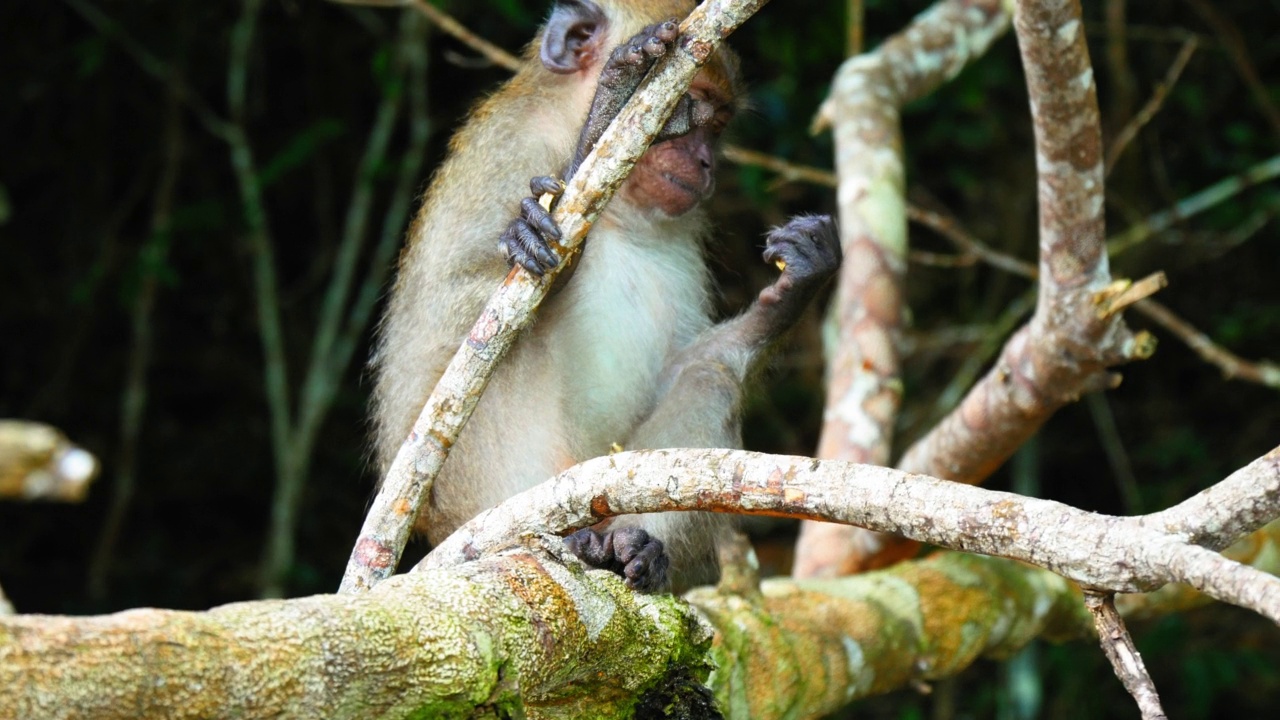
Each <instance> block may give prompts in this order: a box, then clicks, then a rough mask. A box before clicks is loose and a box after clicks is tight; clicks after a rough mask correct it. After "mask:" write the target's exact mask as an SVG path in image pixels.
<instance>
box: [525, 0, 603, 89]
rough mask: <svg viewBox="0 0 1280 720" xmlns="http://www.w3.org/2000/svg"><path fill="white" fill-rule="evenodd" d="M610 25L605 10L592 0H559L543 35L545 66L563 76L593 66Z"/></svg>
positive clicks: (542, 54) (543, 59) (542, 53)
mask: <svg viewBox="0 0 1280 720" xmlns="http://www.w3.org/2000/svg"><path fill="white" fill-rule="evenodd" d="M608 24H609V21H608V19H607V18H606V17H605V14H604V10H601V9H600V6H599V5H597V4H595V3H593V2H591V0H558V2H556V6H555V9H553V10H552V11H551V18H550V19H548V20H547V31H546V33H545V34H544V35H543V36H542V51H541V53H540V54H541V57H542V64H543V65H544V66H546V68H547V69H548V70H550V71H551V72H553V73H559V74H561V75H569V74H572V73H575V72H578V71H579V70H582V69H584V68H586V67H589V66H591V65H592V64H593V61H594V56H595V54H596V53H597V52H598V51H599V50H600V43H601V41H603V40H604V35H605V32H606V30H607V29H608Z"/></svg>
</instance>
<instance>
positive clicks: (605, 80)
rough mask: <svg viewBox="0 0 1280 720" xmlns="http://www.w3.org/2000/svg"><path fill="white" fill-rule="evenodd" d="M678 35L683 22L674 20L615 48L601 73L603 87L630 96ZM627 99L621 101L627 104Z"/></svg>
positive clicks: (659, 24) (637, 34) (647, 29)
mask: <svg viewBox="0 0 1280 720" xmlns="http://www.w3.org/2000/svg"><path fill="white" fill-rule="evenodd" d="M679 35H680V22H679V21H678V20H676V19H675V18H671V19H670V20H667V21H666V22H660V23H654V24H653V25H650V26H648V27H646V28H644V29H643V30H641V31H640V32H638V33H636V34H635V35H634V36H633V37H632V38H631V39H630V40H627V41H626V42H624V43H622V44H621V45H619V46H618V47H616V48H614V51H613V53H612V54H611V55H609V59H608V60H607V61H605V64H604V68H603V69H602V70H601V71H600V84H601V85H603V86H604V87H607V88H618V89H622V90H624V91H625V92H626V96H627V97H630V96H631V92H633V91H634V90H635V87H636V86H637V85H639V84H640V80H641V79H643V78H644V76H645V73H647V72H649V68H652V67H653V64H654V62H656V61H657V60H658V58H660V57H662V56H663V55H665V54H666V53H667V50H668V49H669V48H670V47H671V45H672V43H674V42H675V41H676V38H677V37H678V36H679ZM627 97H624V98H622V100H623V101H624V102H625V101H626V99H627Z"/></svg>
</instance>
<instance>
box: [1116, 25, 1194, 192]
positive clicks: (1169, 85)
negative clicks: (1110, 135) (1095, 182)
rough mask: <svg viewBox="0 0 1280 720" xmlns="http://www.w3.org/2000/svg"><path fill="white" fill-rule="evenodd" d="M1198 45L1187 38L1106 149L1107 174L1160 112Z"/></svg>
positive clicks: (1192, 39)
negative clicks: (1161, 77)
mask: <svg viewBox="0 0 1280 720" xmlns="http://www.w3.org/2000/svg"><path fill="white" fill-rule="evenodd" d="M1198 45H1199V43H1198V42H1197V41H1196V38H1195V37H1194V36H1192V37H1189V38H1187V40H1186V42H1184V43H1183V44H1182V49H1181V50H1179V51H1178V56H1177V57H1176V58H1174V60H1173V64H1172V65H1170V66H1169V70H1168V72H1166V73H1165V76H1164V80H1163V81H1162V82H1161V83H1159V84H1158V85H1156V88H1155V90H1153V91H1152V92H1151V97H1150V98H1149V99H1148V100H1147V103H1146V104H1145V105H1143V106H1142V109H1141V110H1139V111H1138V114H1137V115H1134V116H1133V118H1132V119H1131V120H1129V122H1128V123H1127V124H1126V125H1125V126H1124V129H1122V130H1121V131H1120V132H1119V133H1117V134H1116V139H1115V140H1114V141H1112V143H1111V147H1110V148H1108V149H1107V174H1108V175H1110V174H1111V169H1112V168H1114V167H1115V165H1116V160H1118V159H1119V158H1120V155H1121V154H1122V153H1124V150H1125V148H1126V147H1128V146H1129V143H1130V142H1132V141H1133V139H1134V138H1135V137H1137V136H1138V132H1139V131H1140V130H1142V128H1143V127H1144V126H1146V124H1147V123H1149V122H1151V118H1153V117H1155V116H1156V113H1158V112H1160V108H1161V107H1163V106H1164V100H1165V98H1166V97H1168V96H1169V91H1171V90H1173V86H1174V85H1176V84H1177V82H1178V78H1179V77H1181V76H1182V71H1183V70H1185V69H1186V67H1187V63H1188V62H1190V61H1191V56H1192V55H1194V54H1195V52H1196V48H1197V47H1198Z"/></svg>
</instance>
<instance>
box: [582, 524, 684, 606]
mask: <svg viewBox="0 0 1280 720" xmlns="http://www.w3.org/2000/svg"><path fill="white" fill-rule="evenodd" d="M564 544H565V545H566V546H567V547H568V548H569V551H570V552H572V553H573V554H574V555H576V556H578V559H579V560H581V561H582V562H584V563H586V564H588V565H590V566H591V567H594V568H600V569H602V570H609V571H611V572H614V573H617V574H618V575H621V576H622V577H623V578H625V579H626V581H627V587H629V588H631V589H632V590H637V591H639V592H646V593H650V592H656V591H658V590H659V589H661V588H662V587H663V586H664V585H666V584H667V566H668V565H670V561H669V560H668V559H667V552H666V548H664V547H663V545H662V541H661V540H659V539H658V538H656V537H653V536H652V535H650V534H649V533H647V532H645V531H644V530H641V529H640V528H635V527H624V528H618V529H617V530H606V531H604V532H596V531H595V530H592V529H591V528H583V529H582V530H579V531H578V532H576V533H574V534H572V535H570V536H569V537H567V538H565V539H564Z"/></svg>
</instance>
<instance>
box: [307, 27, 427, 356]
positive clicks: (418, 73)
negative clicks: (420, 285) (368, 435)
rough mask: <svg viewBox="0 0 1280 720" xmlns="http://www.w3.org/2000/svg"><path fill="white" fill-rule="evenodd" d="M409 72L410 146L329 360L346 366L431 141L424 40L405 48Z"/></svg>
mask: <svg viewBox="0 0 1280 720" xmlns="http://www.w3.org/2000/svg"><path fill="white" fill-rule="evenodd" d="M405 52H406V57H407V63H408V68H409V75H408V92H409V145H408V147H407V148H406V149H405V151H404V154H403V156H402V159H401V161H400V172H399V174H398V175H397V176H396V183H395V189H394V191H393V194H392V196H391V202H390V203H389V204H388V205H387V212H386V214H385V215H384V216H383V218H382V231H381V233H380V235H379V239H378V244H377V246H376V247H375V248H374V251H373V258H372V259H371V260H370V263H369V270H368V273H367V274H366V275H365V279H364V282H363V283H361V286H360V291H359V293H358V294H357V295H356V299H355V302H353V303H352V305H351V310H350V312H349V313H348V314H347V322H346V326H345V328H344V329H343V332H342V335H341V336H340V337H339V338H338V342H337V344H336V345H335V346H334V352H333V358H332V360H331V362H332V363H333V364H334V366H336V367H341V368H344V369H345V368H346V367H347V366H348V364H350V362H351V357H352V356H353V355H354V354H355V351H356V347H357V346H358V344H359V342H360V337H361V335H363V333H364V331H365V328H367V327H369V321H370V319H371V318H372V317H373V310H374V308H375V307H377V304H378V298H379V297H380V296H381V293H382V286H383V282H384V281H385V280H386V278H387V274H388V273H389V272H390V271H391V264H392V259H393V258H394V257H395V252H396V250H397V249H398V248H399V247H400V240H401V238H402V237H403V235H404V227H405V222H406V220H407V219H408V217H409V209H410V207H411V206H412V205H413V201H414V195H415V192H416V190H417V187H418V182H419V177H420V175H421V172H422V166H423V163H425V162H426V156H427V140H428V139H429V138H430V137H431V117H430V115H429V113H428V112H427V48H426V44H425V43H424V42H409V44H408V46H407V47H406V48H405Z"/></svg>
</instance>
